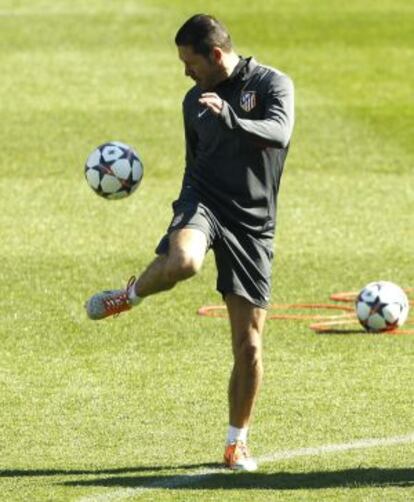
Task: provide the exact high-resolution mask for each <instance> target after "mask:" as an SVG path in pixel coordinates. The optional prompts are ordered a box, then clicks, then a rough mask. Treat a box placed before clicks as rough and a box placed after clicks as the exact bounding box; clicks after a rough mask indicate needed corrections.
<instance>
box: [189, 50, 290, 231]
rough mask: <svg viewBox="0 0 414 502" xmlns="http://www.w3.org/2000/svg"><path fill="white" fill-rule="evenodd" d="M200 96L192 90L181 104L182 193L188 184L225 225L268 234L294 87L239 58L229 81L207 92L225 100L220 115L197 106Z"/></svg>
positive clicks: (280, 76)
mask: <svg viewBox="0 0 414 502" xmlns="http://www.w3.org/2000/svg"><path fill="white" fill-rule="evenodd" d="M202 92H203V91H202V90H201V89H200V88H199V87H198V86H194V87H193V88H192V89H190V90H189V91H188V93H187V94H186V96H185V98H184V102H183V113H184V128H185V139H186V167H185V174H184V180H183V189H184V188H185V187H186V186H188V185H190V186H191V187H192V188H193V189H194V190H195V191H196V193H197V194H198V196H199V198H200V200H201V201H202V202H204V203H205V204H206V205H207V206H208V207H210V208H211V210H212V211H214V212H215V213H216V214H217V216H218V217H219V218H221V220H223V223H224V222H227V224H229V225H232V226H234V225H236V226H238V227H239V228H241V229H243V230H246V231H248V232H251V233H254V234H260V235H263V236H266V235H267V236H271V235H273V233H274V230H275V223H276V199H277V193H278V189H279V183H280V177H281V175H282V171H283V165H284V162H285V158H286V155H287V152H288V148H289V142H290V138H291V134H292V129H293V122H294V108H293V84H292V81H291V80H290V78H289V77H288V76H287V75H284V74H283V73H281V72H280V71H278V70H275V69H273V68H270V67H267V66H263V65H260V64H258V63H257V62H256V61H255V60H254V59H253V58H248V59H243V58H241V59H240V61H239V63H238V64H237V66H236V68H235V70H234V72H233V73H232V75H231V76H230V77H229V78H228V79H226V80H224V81H223V82H221V83H220V84H218V85H217V86H216V87H215V88H214V89H211V91H210V92H216V93H217V94H218V95H219V96H220V97H221V98H222V100H223V109H222V111H221V113H220V115H215V114H214V113H213V112H211V111H210V110H209V109H207V108H205V107H204V106H202V105H200V103H199V102H198V99H199V97H200V96H201V94H202Z"/></svg>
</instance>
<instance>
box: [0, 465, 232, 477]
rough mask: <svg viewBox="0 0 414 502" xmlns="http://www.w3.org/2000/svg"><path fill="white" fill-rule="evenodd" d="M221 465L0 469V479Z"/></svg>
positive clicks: (153, 470) (168, 469)
mask: <svg viewBox="0 0 414 502" xmlns="http://www.w3.org/2000/svg"><path fill="white" fill-rule="evenodd" d="M221 465H222V464H219V463H217V462H215V463H204V464H185V465H175V466H173V465H171V466H166V465H164V466H161V465H154V466H137V467H120V468H117V469H0V478H24V477H43V476H77V475H78V476H96V475H99V474H108V475H111V474H127V473H134V472H136V473H139V472H157V471H178V470H180V469H186V470H188V469H200V468H205V469H218V468H220V467H221Z"/></svg>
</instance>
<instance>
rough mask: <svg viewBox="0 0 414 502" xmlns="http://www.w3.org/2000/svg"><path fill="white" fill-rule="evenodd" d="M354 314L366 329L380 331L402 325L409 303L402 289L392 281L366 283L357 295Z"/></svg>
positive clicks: (405, 318)
mask: <svg viewBox="0 0 414 502" xmlns="http://www.w3.org/2000/svg"><path fill="white" fill-rule="evenodd" d="M355 309H356V315H357V317H358V320H359V322H360V323H361V324H362V326H363V327H364V328H365V329H366V331H370V332H374V333H380V332H382V331H391V330H393V329H395V328H398V327H399V326H402V325H403V324H404V322H405V321H406V320H407V316H408V310H409V303H408V298H407V295H406V294H405V293H404V291H403V290H402V289H401V288H400V287H399V286H397V285H396V284H394V283H393V282H387V281H378V282H371V283H369V284H367V285H366V286H365V287H364V288H363V289H362V290H361V291H360V293H359V295H358V296H357V299H356V302H355Z"/></svg>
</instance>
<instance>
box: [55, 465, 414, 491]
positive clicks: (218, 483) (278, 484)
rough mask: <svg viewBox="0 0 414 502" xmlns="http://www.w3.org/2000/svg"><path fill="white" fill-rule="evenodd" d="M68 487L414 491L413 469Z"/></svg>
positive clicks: (98, 481) (125, 479)
mask: <svg viewBox="0 0 414 502" xmlns="http://www.w3.org/2000/svg"><path fill="white" fill-rule="evenodd" d="M64 484H65V485H66V486H106V487H118V488H121V487H122V488H152V489H155V488H165V489H179V490H185V489H191V490H208V489H212V490H213V489H221V490H240V489H251V490H255V489H258V490H301V489H324V488H340V487H342V488H358V487H363V486H378V487H384V486H398V487H406V488H407V487H414V469H410V468H408V469H402V468H401V469H383V468H358V469H344V470H338V471H313V472H305V473H302V472H301V473H298V472H270V473H269V472H266V473H261V472H256V473H232V472H225V471H223V472H214V473H209V472H208V471H207V473H206V474H203V473H202V472H201V473H199V474H198V473H197V471H195V472H194V473H192V474H177V475H147V474H145V475H143V476H115V477H109V478H95V479H89V480H79V481H68V482H65V483H64Z"/></svg>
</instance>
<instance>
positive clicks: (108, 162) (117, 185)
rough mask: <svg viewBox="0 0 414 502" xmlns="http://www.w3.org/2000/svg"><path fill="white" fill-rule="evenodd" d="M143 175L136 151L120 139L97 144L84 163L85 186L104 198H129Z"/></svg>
mask: <svg viewBox="0 0 414 502" xmlns="http://www.w3.org/2000/svg"><path fill="white" fill-rule="evenodd" d="M143 174H144V167H143V165H142V162H141V160H140V158H139V155H138V154H137V152H136V151H135V150H134V149H133V148H131V147H130V146H128V145H126V144H124V143H120V142H119V141H111V142H110V143H104V144H103V145H101V146H98V148H96V149H95V150H94V151H93V152H92V153H91V154H90V155H89V157H88V159H87V160H86V164H85V177H86V181H87V182H88V185H89V186H90V187H91V188H92V190H93V191H94V192H95V193H97V194H98V195H100V196H101V197H104V198H105V199H123V198H125V197H128V195H131V193H133V192H134V191H135V190H136V189H137V188H138V186H139V184H140V183H141V180H142V176H143Z"/></svg>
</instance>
